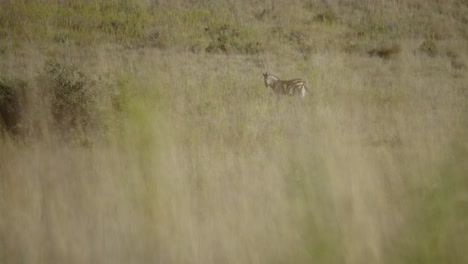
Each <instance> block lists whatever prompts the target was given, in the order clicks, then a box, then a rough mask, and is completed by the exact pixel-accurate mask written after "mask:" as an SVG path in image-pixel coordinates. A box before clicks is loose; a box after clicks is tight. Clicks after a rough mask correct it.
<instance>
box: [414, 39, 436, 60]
mask: <svg viewBox="0 0 468 264" xmlns="http://www.w3.org/2000/svg"><path fill="white" fill-rule="evenodd" d="M418 50H419V51H420V52H422V53H425V54H427V55H428V56H430V57H435V56H437V54H438V53H439V52H438V49H437V45H436V44H435V41H434V40H433V39H425V40H424V42H423V43H421V45H419V48H418Z"/></svg>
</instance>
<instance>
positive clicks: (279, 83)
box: [263, 72, 309, 97]
mask: <svg viewBox="0 0 468 264" xmlns="http://www.w3.org/2000/svg"><path fill="white" fill-rule="evenodd" d="M263 78H264V81H265V87H271V89H273V91H274V92H275V93H276V94H280V95H290V96H293V95H299V96H301V97H304V96H305V94H306V92H309V91H308V90H307V87H306V83H305V81H304V80H301V79H292V80H284V81H283V80H280V78H278V77H276V76H275V75H273V74H271V73H267V72H266V73H264V74H263Z"/></svg>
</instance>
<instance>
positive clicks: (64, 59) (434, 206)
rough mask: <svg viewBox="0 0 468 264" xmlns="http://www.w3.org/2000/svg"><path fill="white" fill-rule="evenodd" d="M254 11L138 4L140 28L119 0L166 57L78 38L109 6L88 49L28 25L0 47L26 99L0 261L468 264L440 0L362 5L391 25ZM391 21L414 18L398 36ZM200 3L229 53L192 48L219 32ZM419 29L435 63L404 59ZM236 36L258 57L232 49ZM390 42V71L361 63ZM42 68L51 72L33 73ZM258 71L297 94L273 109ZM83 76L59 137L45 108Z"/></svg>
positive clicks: (359, 5) (1, 144) (290, 8)
mask: <svg viewBox="0 0 468 264" xmlns="http://www.w3.org/2000/svg"><path fill="white" fill-rule="evenodd" d="M26 2H27V1H24V3H23V2H21V3H22V4H25V3H26ZM33 2H34V1H33ZM257 2H258V3H257ZM257 2H255V4H249V3H248V2H247V1H239V2H232V1H227V2H217V3H211V2H210V1H206V2H203V3H198V5H199V6H197V5H196V4H193V3H191V2H190V1H176V2H169V1H158V2H157V3H156V2H154V1H140V2H138V4H139V5H142V6H143V7H145V8H148V10H152V9H150V8H156V9H154V10H156V11H154V10H153V11H154V12H155V13H154V14H152V15H154V16H153V17H151V16H150V17H148V16H149V14H150V12H149V11H148V12H149V13H145V12H147V11H141V10H146V9H138V8H136V7H135V6H133V5H131V4H132V2H125V3H126V4H129V3H130V6H132V8H135V9H132V10H133V11H135V10H136V11H138V10H139V11H141V12H143V13H138V12H139V11H138V12H136V13H138V14H141V15H142V17H137V18H135V21H136V22H138V21H140V22H141V21H150V22H151V23H155V24H158V23H160V22H161V21H169V20H170V21H171V23H170V24H166V25H163V26H161V27H162V28H163V29H162V31H160V34H161V36H164V34H165V32H166V31H165V30H169V32H170V34H169V35H170V36H169V37H168V39H165V40H164V39H163V40H164V41H167V42H165V43H166V44H165V45H168V46H170V45H172V44H174V43H177V44H175V47H173V48H169V47H168V46H164V45H163V46H164V47H163V46H157V47H156V48H155V47H151V46H145V45H143V46H141V47H140V46H138V45H137V46H136V47H135V46H132V45H125V43H126V42H125V43H124V44H122V43H120V42H118V41H117V43H118V44H115V43H114V44H111V43H109V42H113V41H114V40H115V39H114V38H110V41H109V39H107V40H105V41H102V39H100V38H95V37H96V36H100V37H101V34H104V35H105V34H108V33H105V32H104V33H102V32H100V31H98V30H100V29H99V28H98V29H97V27H96V25H100V23H104V24H105V22H106V21H107V20H106V19H109V21H111V22H112V21H113V22H115V21H114V20H113V19H115V17H114V15H115V14H118V12H117V13H113V12H114V11H115V10H117V11H119V12H120V8H123V7H124V6H125V5H123V4H122V5H119V4H118V2H117V1H110V2H109V3H110V4H109V5H108V6H105V8H104V7H103V8H102V9H99V8H95V9H93V8H91V9H86V8H84V7H85V5H84V6H81V7H77V8H78V9H77V10H79V11H80V12H83V14H82V15H83V17H86V14H88V13H86V12H90V13H89V14H95V13H93V12H103V13H105V14H107V15H108V17H107V18H106V17H104V18H99V19H98V18H97V17H95V19H96V21H94V20H92V21H89V24H87V26H89V31H90V32H89V35H87V33H84V32H81V29H73V28H71V29H68V28H62V30H64V31H67V30H70V32H68V33H67V32H65V33H67V34H70V39H71V40H74V41H76V43H74V44H70V43H69V42H66V43H62V42H61V41H58V42H57V41H56V40H53V44H51V45H50V46H49V47H47V48H45V47H44V45H45V44H44V43H46V44H47V43H49V42H48V41H50V40H48V38H49V37H50V38H52V39H54V36H55V35H56V33H60V32H55V31H54V30H55V29H54V26H55V24H54V23H55V22H54V21H55V20H54V19H56V18H54V17H53V16H52V15H51V14H52V13H51V14H49V13H47V12H42V13H41V12H40V14H42V15H40V14H39V15H31V17H32V18H34V17H36V18H47V19H46V20H47V21H49V24H48V25H49V27H50V28H49V31H47V32H48V33H47V34H45V35H44V36H45V37H44V38H39V40H36V39H34V38H31V39H30V41H29V42H28V41H26V42H21V43H14V42H15V41H16V40H15V39H14V38H12V37H11V36H12V35H11V34H13V33H11V32H9V33H8V34H7V36H8V37H7V40H8V41H10V42H8V41H6V42H0V44H2V45H3V44H5V43H7V44H8V43H10V44H8V45H7V44H5V45H6V46H5V45H3V46H1V47H0V48H2V47H6V48H5V49H3V53H1V56H2V58H4V60H2V62H1V64H0V66H1V70H2V73H1V75H0V77H1V78H2V80H3V78H4V77H5V76H6V77H15V78H16V77H17V78H20V79H22V80H24V81H26V83H27V84H28V86H27V87H28V89H29V90H28V94H27V96H26V101H25V102H26V103H25V105H24V107H23V108H22V115H21V120H20V121H21V122H20V123H19V124H20V127H21V128H22V131H23V133H19V134H18V135H16V134H14V133H13V134H12V133H8V132H7V131H2V134H1V137H0V212H1V218H0V219H1V220H0V262H1V263H15V262H24V263H63V262H67V263H83V262H85V263H86V262H99V263H129V262H130V263H365V262H370V263H463V262H466V256H465V255H466V254H464V247H465V245H466V244H467V241H466V230H465V229H466V228H465V225H466V224H465V222H466V218H467V217H466V213H465V212H464V210H463V209H464V208H465V207H466V202H467V197H466V186H467V182H466V176H465V175H466V174H467V172H468V168H467V165H466V162H465V161H466V157H467V150H468V146H467V142H468V141H467V139H468V138H467V134H466V131H467V125H468V124H467V120H466V116H467V112H468V109H467V104H466V102H467V94H466V83H467V78H468V76H467V75H466V73H465V72H464V69H466V66H463V65H464V64H463V63H464V62H465V61H466V54H465V53H464V52H463V51H464V50H466V43H465V42H464V41H463V40H464V37H463V32H464V31H463V30H461V29H460V28H457V27H451V28H450V30H447V32H445V31H443V30H442V31H440V30H439V29H438V28H437V27H436V26H434V24H436V23H437V21H442V22H443V21H446V20H447V17H445V15H447V14H452V13H453V14H454V17H455V14H457V12H456V10H454V8H453V6H455V4H454V3H455V2H457V1H453V3H452V2H451V4H452V5H450V6H448V7H445V8H443V7H441V6H439V5H438V4H437V3H435V2H434V3H433V2H431V3H430V4H427V3H426V2H425V1H416V2H409V1H379V3H380V4H381V5H382V6H385V7H390V9H389V10H393V11H391V12H383V11H382V9H379V6H380V5H378V4H375V3H370V1H366V2H360V1H345V2H341V1H336V2H335V1H326V2H327V4H322V3H321V2H320V1H307V2H301V1H297V5H288V4H287V3H286V2H284V3H283V2H281V1H280V2H278V3H277V5H276V6H275V7H270V6H272V2H270V1H257ZM44 3H45V4H51V6H55V8H57V7H58V6H60V4H64V5H65V6H68V5H66V4H68V3H65V2H64V3H61V2H60V3H59V2H53V1H52V2H48V1H44ZM100 3H101V2H99V1H94V4H96V6H98V7H100V6H99V4H100ZM122 3H123V2H122ZM295 3H296V1H295ZM364 3H366V4H364ZM457 3H458V2H457ZM26 4H27V3H26ZM101 4H102V3H101ZM426 4H427V6H426V7H427V8H435V7H434V6H437V7H439V9H440V10H441V13H440V14H442V15H440V16H436V15H434V17H435V19H434V20H432V21H430V22H431V23H432V24H431V23H426V22H424V21H421V20H419V19H421V17H422V16H420V15H421V14H423V13H424V8H422V7H421V6H425V5H426ZM172 5H174V6H172ZM45 6H47V5H45ZM96 6H94V7H96ZM187 6H189V7H192V9H187ZM264 6H265V7H266V9H262V8H260V7H264ZM20 7H21V6H20ZM396 7H403V8H404V9H402V10H403V11H401V13H398V15H401V17H404V15H402V14H407V13H405V12H415V15H414V16H413V17H411V18H405V19H408V20H404V19H402V20H401V21H399V20H397V19H396V18H395V17H393V16H391V14H392V12H393V14H396V11H395V10H396V9H395V8H396ZM158 8H161V9H163V8H169V9H167V10H171V11H172V12H173V13H171V14H172V15H171V14H170V13H167V14H165V13H161V12H162V11H161V12H157V11H158V10H159V9H158ZM171 8H174V9H171ZM197 8H198V9H197ZM203 8H208V9H209V8H215V9H216V8H218V9H219V10H220V14H226V13H223V12H226V10H232V13H230V15H229V16H226V18H225V19H226V21H227V24H228V25H229V26H228V29H229V30H232V31H233V32H236V31H238V34H239V35H240V36H241V37H239V38H245V39H235V40H234V41H232V42H229V41H227V44H229V45H233V50H234V51H237V52H232V53H228V54H223V53H222V52H221V54H217V53H210V52H208V51H205V50H203V49H200V50H195V52H190V50H191V45H194V43H195V44H196V45H201V47H205V46H206V45H208V44H209V43H208V42H209V41H211V39H210V38H208V37H207V36H195V35H196V34H194V32H195V33H197V32H198V33H199V32H203V30H204V29H203V28H199V27H198V26H200V25H205V24H206V25H207V26H210V27H211V29H212V30H215V31H216V30H218V29H219V28H222V27H219V26H220V25H222V24H223V23H221V22H223V20H222V19H221V17H220V16H221V15H220V14H217V15H215V16H213V17H211V18H209V19H208V18H206V17H205V16H206V14H205V13H204V12H203ZM315 8H316V9H315ZM349 8H351V10H352V11H353V12H351V13H347V12H344V10H348V9H349ZM114 9H115V10H114ZM17 10H20V11H21V12H26V11H25V10H26V9H17ZM38 10H42V9H38ZM64 10H65V11H66V9H64ZM167 10H166V11H167ZM262 10H266V11H265V12H263V11H262ZM431 10H432V9H431ZM434 10H436V9H434ZM49 11H50V10H49ZM58 11H63V10H61V9H58ZM243 11H245V12H243ZM281 11H284V12H281ZM374 11H375V12H374ZM31 12H32V13H34V10H31ZM106 12H108V13H106ZM178 12H180V13H178ZM366 12H367V13H366ZM379 12H380V13H379ZM24 14H25V15H27V14H30V13H28V12H26V13H24ZM58 14H60V12H58ZM77 14H81V13H77ZM89 14H88V15H89ZM259 14H264V15H261V16H260V15H259ZM320 14H321V15H322V16H318V15H320ZM366 14H367V15H369V14H374V15H369V16H367V15H366ZM434 14H435V13H434ZM256 15H257V17H255V16H256ZM77 16H78V18H80V16H79V15H77ZM356 17H361V18H362V19H361V20H354V18H356ZM397 17H398V16H397ZM117 18H119V19H121V18H122V17H121V16H117ZM298 18H299V20H298ZM318 18H323V19H321V20H320V19H319V20H320V21H317V19H318ZM364 18H366V19H364ZM100 19H102V21H100ZM119 19H117V22H119V21H120V22H121V20H119ZM140 19H142V20H140ZM167 19H169V20H167ZM412 19H414V20H412ZM59 21H60V20H59ZM109 21H107V22H109ZM356 21H361V22H362V23H356ZM450 21H452V20H450ZM460 21H461V20H460ZM460 21H459V20H456V19H455V20H453V21H452V22H451V23H453V24H454V25H456V26H459V25H460V23H462V22H460ZM72 22H73V21H72ZM136 22H135V23H130V25H133V26H129V27H128V28H126V27H123V28H121V29H122V31H118V32H111V34H110V35H112V36H113V37H116V39H119V38H136V39H138V38H139V37H141V36H140V35H139V34H140V33H141V34H143V35H145V34H146V33H147V32H146V31H144V30H143V31H138V30H139V29H142V28H140V27H138V25H139V24H138V23H139V22H138V23H136ZM303 22H304V23H303ZM24 23H25V24H23V26H24V28H26V29H28V30H31V28H30V27H29V26H27V22H24ZM405 23H408V24H405ZM192 24H193V25H196V26H193V25H192ZM105 25H106V24H105ZM428 25H432V26H430V27H428V32H429V31H431V32H432V31H434V32H433V33H434V34H435V35H434V36H431V37H429V38H428V41H429V40H430V41H434V43H436V46H437V52H436V53H435V55H434V56H432V55H428V54H426V53H427V52H426V51H424V49H421V45H420V44H421V42H422V41H423V40H424V38H425V36H424V32H423V31H422V30H420V29H421V28H425V27H426V26H428ZM124 26H125V25H124ZM134 26H135V27H134ZM191 26H193V27H191ZM24 28H23V29H24ZM16 29H17V30H19V31H21V29H18V28H16ZM127 29H128V30H127ZM133 29H135V30H136V31H132V30H133ZM158 29H159V28H158ZM173 29H178V30H180V31H177V32H171V30H173ZM189 29H193V30H194V31H190V30H189ZM28 30H26V31H27V32H26V33H25V32H23V31H21V32H23V33H24V34H25V35H26V36H29V35H28V34H29V33H28V32H29V31H28ZM359 30H363V31H364V33H365V34H363V35H362V34H359V35H356V34H357V33H358V32H357V31H359ZM12 32H14V30H12ZM37 32H38V33H40V32H41V31H37ZM145 32H146V33H145ZM0 33H1V32H0ZM23 33H21V34H23ZM166 33H167V32H166ZM198 33H197V34H198ZM442 33H444V34H447V35H444V34H442ZM21 34H19V35H21ZM67 34H65V36H67V38H68V36H69V35H67ZM80 34H85V36H81V35H80ZM94 34H96V35H94ZM214 34H221V35H222V34H223V33H222V32H221V33H219V32H215V33H214ZM236 34H237V33H234V34H233V35H236ZM436 35H437V36H436ZM387 36H388V37H387ZM17 37H18V38H21V36H17ZM88 38H89V39H88ZM104 39H105V38H104ZM252 39H256V40H259V41H260V42H261V43H262V45H264V46H261V47H263V48H264V50H260V51H259V52H252V53H250V52H242V49H240V48H239V47H241V48H242V47H244V45H245V44H246V43H247V44H248V43H250V41H251V40H252ZM35 41H37V42H35ZM132 41H134V39H132ZM130 42H131V41H130ZM394 42H395V43H397V44H399V47H400V49H401V51H400V52H398V53H397V54H395V55H392V56H391V57H389V58H387V59H383V58H379V57H369V56H368V55H367V53H366V52H367V51H368V50H369V49H370V48H381V47H385V45H387V44H393V43H394ZM12 43H13V44H12ZM72 43H73V41H72ZM220 44H223V45H224V44H226V43H220ZM203 45H205V46H203ZM235 45H239V46H238V47H237V46H235ZM236 49H237V50H236ZM192 51H194V50H192ZM50 58H53V59H54V62H55V64H53V65H56V67H57V69H59V70H62V71H63V72H65V73H67V74H66V75H64V76H65V77H62V75H57V74H56V71H53V70H49V71H48V70H47V69H48V68H47V65H50V60H49V59H50ZM265 71H269V72H272V73H275V74H278V75H279V76H280V77H281V78H284V79H288V78H295V77H300V78H304V79H306V80H307V83H308V87H309V90H310V91H311V93H310V94H309V95H308V96H307V97H306V98H305V99H304V100H301V99H300V98H291V97H280V98H277V97H276V96H275V95H274V94H273V92H272V91H271V89H269V88H265V87H264V85H263V80H262V75H261V73H262V72H265ZM51 72H52V73H54V74H51ZM59 72H60V71H59ZM77 76H78V77H79V78H77ZM80 76H85V77H86V78H82V77H80ZM75 78H77V79H75ZM63 79H65V82H62V80H63ZM82 79H84V80H85V81H82V82H78V83H80V85H82V86H76V87H78V88H77V89H78V90H79V91H87V89H90V90H91V92H92V95H93V99H92V100H88V97H79V96H78V97H73V96H70V97H67V99H66V100H69V101H65V102H66V104H67V102H68V103H72V105H73V104H76V103H79V102H82V101H81V100H85V99H86V100H85V103H86V105H87V106H88V107H87V108H86V109H85V110H89V111H90V113H92V114H96V115H93V118H97V119H96V120H99V121H100V122H99V126H97V127H94V128H95V129H89V130H82V129H80V126H79V125H76V124H74V123H73V122H71V123H70V124H69V125H67V126H61V125H60V122H59V124H57V121H56V120H55V119H54V115H53V112H54V111H53V109H54V104H53V102H54V101H53V99H54V97H53V96H52V97H51V95H50V94H46V96H43V94H42V92H43V91H48V93H51V94H53V91H54V89H58V88H60V87H62V88H63V87H69V84H70V83H71V84H76V83H77V80H78V81H80V80H82ZM57 80H60V82H58V81H57ZM67 80H68V82H67ZM63 83H65V84H66V85H63ZM58 84H59V85H58ZM72 86H73V85H72ZM54 87H55V88H54ZM57 87H58V88H57ZM73 87H75V86H73ZM81 88H83V90H81ZM51 91H52V92H51ZM59 92H60V91H59ZM1 99H2V98H0V102H2V101H1ZM59 102H60V101H59ZM60 109H61V108H60ZM77 109H81V108H77ZM81 110H83V109H81ZM80 113H81V112H80V111H73V109H72V110H71V111H69V112H67V115H69V117H70V116H71V117H73V114H76V115H80ZM86 114H88V113H86ZM86 116H88V115H85V116H84V117H86ZM81 118H83V116H81ZM77 120H81V119H77ZM93 120H94V119H93ZM85 121H86V120H85ZM0 125H2V124H1V123H0Z"/></svg>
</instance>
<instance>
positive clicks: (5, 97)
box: [0, 79, 27, 135]
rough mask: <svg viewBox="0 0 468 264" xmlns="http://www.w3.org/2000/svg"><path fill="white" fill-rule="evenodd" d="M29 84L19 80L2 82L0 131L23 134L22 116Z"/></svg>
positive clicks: (0, 89)
mask: <svg viewBox="0 0 468 264" xmlns="http://www.w3.org/2000/svg"><path fill="white" fill-rule="evenodd" d="M26 88H27V83H26V82H25V81H22V80H19V79H13V80H0V129H1V130H5V131H7V132H8V133H10V134H12V135H18V134H19V133H21V132H22V125H21V122H22V114H23V110H24V109H23V107H24V104H25V101H26Z"/></svg>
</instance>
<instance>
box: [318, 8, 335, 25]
mask: <svg viewBox="0 0 468 264" xmlns="http://www.w3.org/2000/svg"><path fill="white" fill-rule="evenodd" d="M314 21H316V22H321V23H329V24H331V23H335V22H337V21H338V16H337V14H336V13H335V12H334V11H333V10H332V9H330V8H329V9H327V10H325V11H324V12H322V13H319V14H317V15H316V16H315V17H314Z"/></svg>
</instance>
